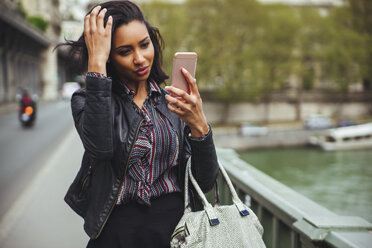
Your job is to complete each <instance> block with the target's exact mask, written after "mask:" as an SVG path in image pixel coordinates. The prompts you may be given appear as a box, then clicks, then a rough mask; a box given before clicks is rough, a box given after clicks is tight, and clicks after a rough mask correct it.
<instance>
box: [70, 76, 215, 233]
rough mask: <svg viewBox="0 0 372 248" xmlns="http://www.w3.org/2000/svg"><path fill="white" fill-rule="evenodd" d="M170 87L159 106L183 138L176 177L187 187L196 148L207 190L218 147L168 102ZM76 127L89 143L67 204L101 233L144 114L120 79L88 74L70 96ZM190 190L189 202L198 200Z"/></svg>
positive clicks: (196, 170) (196, 168)
mask: <svg viewBox="0 0 372 248" xmlns="http://www.w3.org/2000/svg"><path fill="white" fill-rule="evenodd" d="M165 94H166V92H165V91H164V90H162V94H161V97H159V98H158V101H157V102H156V108H157V109H158V110H159V111H160V112H161V113H162V114H163V115H164V116H165V117H166V118H168V120H169V121H170V122H171V123H172V125H173V127H174V128H175V130H176V131H177V135H178V136H179V140H180V141H183V142H180V157H179V160H180V161H179V168H178V171H179V173H178V181H179V183H180V186H181V188H182V189H183V184H184V173H185V166H186V162H187V159H188V158H189V156H190V155H191V153H192V157H191V161H192V172H193V175H194V176H195V178H196V180H197V181H198V183H199V185H200V187H201V188H202V190H203V191H204V192H206V191H209V190H210V189H211V188H212V187H213V185H214V182H215V179H216V177H217V173H218V164H217V157H216V151H215V147H214V143H213V139H212V132H211V131H210V132H209V133H208V134H207V135H206V136H205V138H203V139H202V140H193V139H191V138H189V136H188V134H189V132H190V130H189V129H188V127H187V126H186V125H185V123H184V122H183V121H182V120H181V119H180V118H179V117H178V116H177V115H176V114H174V113H172V112H171V111H170V110H169V109H168V107H167V101H166V100H165V97H164V96H165ZM71 108H72V114H73V118H74V122H75V127H76V129H77V131H78V133H79V136H80V138H81V140H82V143H83V145H84V148H85V152H84V156H83V160H82V163H81V168H80V170H79V172H78V174H77V176H76V178H75V179H74V181H73V183H72V184H71V186H70V188H69V189H68V192H67V194H66V196H65V201H66V202H67V204H68V205H69V206H70V207H71V208H72V209H73V210H74V211H75V212H76V213H78V214H79V215H80V216H82V217H83V218H84V221H85V222H84V229H85V231H86V233H87V234H88V235H89V237H90V238H97V237H98V236H99V235H100V233H101V231H102V229H103V228H104V226H105V223H106V221H107V219H108V218H109V216H110V214H111V211H112V209H113V208H114V206H115V203H116V199H117V197H118V193H119V190H120V187H121V185H122V183H123V180H124V177H125V173H126V170H127V166H128V162H129V158H130V155H131V152H132V149H133V145H134V142H135V140H136V138H137V135H138V131H139V127H140V125H141V122H142V119H141V117H139V115H137V114H135V112H134V111H135V110H134V109H133V107H132V106H131V104H129V98H128V96H127V94H126V93H125V90H124V87H123V85H122V84H121V83H119V82H117V81H115V80H114V81H113V80H111V79H109V78H106V79H102V78H95V77H87V79H86V89H81V90H78V91H77V92H75V93H74V95H73V97H72V100H71ZM190 193H191V198H192V200H191V205H192V207H193V208H194V209H200V206H201V205H200V204H201V203H200V201H199V199H197V197H193V196H194V195H196V194H193V193H192V192H190Z"/></svg>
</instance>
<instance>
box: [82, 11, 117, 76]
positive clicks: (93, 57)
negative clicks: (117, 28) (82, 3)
mask: <svg viewBox="0 0 372 248" xmlns="http://www.w3.org/2000/svg"><path fill="white" fill-rule="evenodd" d="M106 12H107V10H106V9H102V10H101V6H97V7H95V8H94V9H93V10H92V12H91V13H90V14H89V15H87V16H86V17H85V19H84V39H85V44H86V46H87V49H88V71H90V72H99V73H102V74H104V75H105V76H107V75H106V62H107V60H108V58H109V55H110V49H111V27H112V17H111V16H109V18H108V20H107V23H106V27H104V23H103V18H104V16H105V14H106Z"/></svg>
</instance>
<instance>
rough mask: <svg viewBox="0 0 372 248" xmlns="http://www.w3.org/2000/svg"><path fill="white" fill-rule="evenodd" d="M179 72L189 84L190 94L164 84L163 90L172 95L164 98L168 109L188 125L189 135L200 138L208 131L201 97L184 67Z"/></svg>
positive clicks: (193, 79) (193, 80) (194, 81)
mask: <svg viewBox="0 0 372 248" xmlns="http://www.w3.org/2000/svg"><path fill="white" fill-rule="evenodd" d="M181 72H182V74H183V76H184V77H185V79H186V82H187V83H188V85H189V89H190V94H188V93H187V92H185V91H184V90H181V89H178V88H176V87H173V86H166V87H165V90H166V91H168V92H169V93H171V94H172V96H171V95H166V96H165V98H166V100H167V101H168V102H169V104H168V108H169V110H170V111H172V112H173V113H175V114H177V115H178V116H179V117H180V118H181V119H182V120H183V121H184V122H185V123H186V124H187V125H188V126H189V127H190V129H191V136H192V137H194V138H200V137H203V135H205V134H207V133H208V131H209V127H208V123H207V119H206V118H205V115H204V112H203V108H202V99H201V97H200V94H199V90H198V87H197V86H196V80H195V78H193V77H192V76H191V74H190V73H189V72H188V71H187V70H186V69H184V68H182V69H181Z"/></svg>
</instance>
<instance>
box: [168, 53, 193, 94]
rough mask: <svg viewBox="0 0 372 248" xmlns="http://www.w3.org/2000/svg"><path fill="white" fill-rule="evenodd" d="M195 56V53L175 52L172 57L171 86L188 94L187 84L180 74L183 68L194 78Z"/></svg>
mask: <svg viewBox="0 0 372 248" xmlns="http://www.w3.org/2000/svg"><path fill="white" fill-rule="evenodd" d="M197 57H198V56H197V54H196V53H195V52H177V53H175V54H174V57H173V70H172V82H171V85H172V86H174V87H176V88H179V89H182V90H184V91H186V92H187V93H188V94H190V89H189V84H188V83H187V82H186V79H185V77H184V76H183V74H182V72H181V69H180V68H181V67H183V68H185V69H186V70H187V71H188V72H189V73H190V74H191V75H192V76H193V77H195V71H196V61H197Z"/></svg>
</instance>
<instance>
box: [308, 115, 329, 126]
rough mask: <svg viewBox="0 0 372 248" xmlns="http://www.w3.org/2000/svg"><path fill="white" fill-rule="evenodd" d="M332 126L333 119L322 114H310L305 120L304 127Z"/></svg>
mask: <svg viewBox="0 0 372 248" xmlns="http://www.w3.org/2000/svg"><path fill="white" fill-rule="evenodd" d="M331 127H333V121H332V120H331V119H330V118H328V117H326V116H323V115H312V116H310V117H309V118H308V119H306V120H305V128H306V129H327V128H331Z"/></svg>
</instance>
